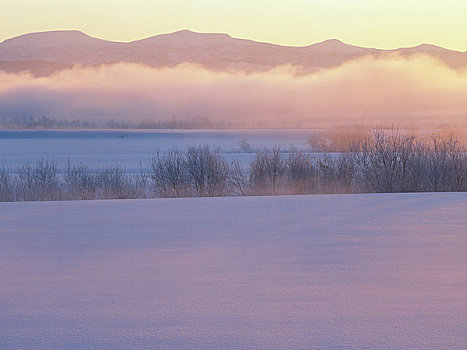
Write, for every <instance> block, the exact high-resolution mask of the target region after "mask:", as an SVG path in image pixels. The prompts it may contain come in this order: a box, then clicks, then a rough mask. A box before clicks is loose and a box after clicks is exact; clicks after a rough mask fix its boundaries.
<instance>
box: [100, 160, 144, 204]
mask: <svg viewBox="0 0 467 350" xmlns="http://www.w3.org/2000/svg"><path fill="white" fill-rule="evenodd" d="M97 184H98V191H99V193H98V196H99V198H102V199H126V198H137V195H136V190H135V186H134V183H132V181H131V179H130V178H129V177H128V176H127V175H126V174H125V172H124V171H123V169H122V168H121V167H120V166H118V165H113V166H108V167H105V168H104V169H102V170H100V171H98V172H97Z"/></svg>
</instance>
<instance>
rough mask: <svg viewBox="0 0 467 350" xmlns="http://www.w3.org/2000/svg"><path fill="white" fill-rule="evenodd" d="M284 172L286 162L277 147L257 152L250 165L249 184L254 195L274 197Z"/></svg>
mask: <svg viewBox="0 0 467 350" xmlns="http://www.w3.org/2000/svg"><path fill="white" fill-rule="evenodd" d="M286 170H287V166H286V162H285V159H284V158H283V157H282V154H281V150H280V147H279V146H274V147H273V149H272V151H268V150H266V149H265V150H263V151H262V152H257V153H256V156H255V159H254V160H253V162H251V163H250V184H251V185H252V186H253V188H254V191H255V194H272V195H276V194H277V193H278V190H279V186H280V181H281V179H282V177H283V175H284V174H285V173H286Z"/></svg>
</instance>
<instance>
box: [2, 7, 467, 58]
mask: <svg viewBox="0 0 467 350" xmlns="http://www.w3.org/2000/svg"><path fill="white" fill-rule="evenodd" d="M466 14H467V1H466V0H424V1H421V0H391V1H381V0H287V1H277V0H276V1H274V0H272V1H271V0H270V1H267V0H235V1H234V0H229V1H227V0H196V1H192V0H169V1H161V0H131V1H130V0H0V41H3V40H5V39H7V38H10V37H13V36H17V35H20V34H24V33H28V32H35V31H45V30H55V29H78V30H82V31H84V32H85V33H87V34H89V35H91V36H95V37H99V38H103V39H108V40H117V41H131V40H136V39H140V38H144V37H147V36H151V35H155V34H161V33H167V32H173V31H176V30H180V29H191V30H194V31H200V32H224V33H229V34H231V35H232V36H234V37H239V38H248V39H253V40H258V41H267V42H272V43H277V44H282V45H297V46H298V45H308V44H312V43H315V42H318V41H322V40H326V39H330V38H337V39H340V40H342V41H344V42H347V43H350V44H354V45H359V46H366V47H377V48H386V49H389V48H398V47H404V46H414V45H418V44H421V43H430V44H435V45H440V46H443V47H446V48H450V49H454V50H459V51H466V50H467V20H466Z"/></svg>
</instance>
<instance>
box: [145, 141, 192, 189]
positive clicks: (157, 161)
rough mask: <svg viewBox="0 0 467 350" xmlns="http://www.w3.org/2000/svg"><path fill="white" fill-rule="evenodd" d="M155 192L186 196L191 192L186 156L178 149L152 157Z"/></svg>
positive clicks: (152, 176) (151, 174)
mask: <svg viewBox="0 0 467 350" xmlns="http://www.w3.org/2000/svg"><path fill="white" fill-rule="evenodd" d="M149 176H150V177H151V179H152V181H153V184H154V192H155V194H156V196H159V197H184V196H187V195H189V194H190V189H189V180H188V173H187V169H186V165H185V158H184V156H183V155H182V154H181V152H180V151H179V150H178V149H170V150H169V151H168V153H167V154H161V153H159V152H158V153H156V154H155V155H154V156H153V157H152V162H151V173H150V175H149Z"/></svg>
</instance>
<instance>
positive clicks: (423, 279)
mask: <svg viewBox="0 0 467 350" xmlns="http://www.w3.org/2000/svg"><path fill="white" fill-rule="evenodd" d="M466 228H467V193H437V194H430V193H425V194H384V195H376V194H373V195H371V194H370V195H321V196H295V197H288V196H284V197H234V198H203V199H201V198H198V199H196V198H195V199H175V200H167V199H166V200H133V201H132V200H121V201H88V202H80V201H76V202H34V203H33V202H29V203H28V202H26V203H0V261H1V265H0V266H1V281H2V283H1V285H0V348H2V349H23V348H30V349H51V348H61V349H91V348H94V349H97V348H99V349H101V348H109V349H110V348H113V349H116V348H124V349H144V348H147V349H210V348H212V349H219V348H225V349H231V348H235V349H254V348H258V349H299V348H300V349H315V348H316V349H318V348H319V349H466V348H467V337H466V334H467V324H466V322H465V321H466V319H467V229H466Z"/></svg>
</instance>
